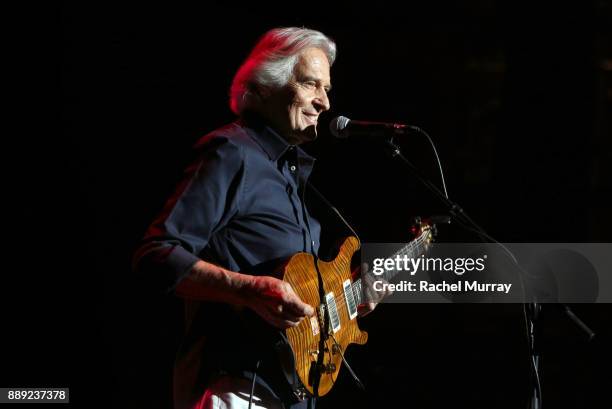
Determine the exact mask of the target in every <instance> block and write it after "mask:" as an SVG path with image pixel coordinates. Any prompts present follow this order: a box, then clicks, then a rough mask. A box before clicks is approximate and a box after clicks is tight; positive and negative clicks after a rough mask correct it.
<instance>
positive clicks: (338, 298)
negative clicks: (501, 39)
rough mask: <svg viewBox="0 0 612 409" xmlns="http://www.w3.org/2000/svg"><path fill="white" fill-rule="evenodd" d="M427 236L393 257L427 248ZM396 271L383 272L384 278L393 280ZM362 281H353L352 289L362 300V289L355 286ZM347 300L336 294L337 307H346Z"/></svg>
mask: <svg viewBox="0 0 612 409" xmlns="http://www.w3.org/2000/svg"><path fill="white" fill-rule="evenodd" d="M427 238H428V234H422V235H421V236H419V237H418V238H417V239H415V240H414V241H412V242H410V243H409V244H408V245H406V246H404V247H402V248H401V249H400V250H399V251H397V252H396V253H394V254H393V255H392V258H393V257H395V256H398V255H400V256H402V255H408V254H410V255H413V254H414V253H415V252H414V250H415V247H416V250H417V251H418V252H421V250H425V246H422V243H423V242H425V241H426V239H427ZM396 272H397V270H392V271H390V272H389V273H390V274H387V273H383V277H384V279H385V280H386V281H389V280H391V279H392V278H393V277H394V276H395V275H396V274H395V273H396ZM361 281H362V279H361V278H359V279H358V280H355V281H354V282H353V283H351V289H352V290H353V295H356V294H359V298H360V301H362V298H363V297H362V294H360V293H361V292H362V291H360V292H355V291H354V288H353V287H354V286H355V284H357V283H359V284H357V285H359V286H361ZM345 300H346V297H343V296H342V294H339V295H338V296H335V295H334V301H335V302H336V306H337V307H338V306H340V307H345V306H346V304H345Z"/></svg>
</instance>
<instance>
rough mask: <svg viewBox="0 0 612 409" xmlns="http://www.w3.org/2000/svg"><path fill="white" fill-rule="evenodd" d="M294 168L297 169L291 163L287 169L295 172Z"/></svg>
mask: <svg viewBox="0 0 612 409" xmlns="http://www.w3.org/2000/svg"><path fill="white" fill-rule="evenodd" d="M296 169H297V168H296V166H295V165H291V166H290V167H289V170H290V171H292V172H295V170H296Z"/></svg>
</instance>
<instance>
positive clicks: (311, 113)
mask: <svg viewBox="0 0 612 409" xmlns="http://www.w3.org/2000/svg"><path fill="white" fill-rule="evenodd" d="M330 89H331V82H330V75H329V61H328V60H327V56H326V55H325V53H324V52H323V51H322V50H321V49H319V48H307V49H305V50H304V51H303V52H302V53H301V54H300V56H299V57H298V63H297V64H296V66H295V68H294V71H293V75H292V77H291V79H290V80H289V83H288V84H287V85H286V86H285V87H284V88H283V89H281V90H279V91H278V92H275V93H273V94H272V95H270V97H269V98H268V99H267V101H266V103H265V108H264V110H265V113H266V115H267V117H268V119H269V120H270V121H271V122H272V126H273V127H274V128H276V130H277V131H278V132H279V133H280V134H281V135H283V136H284V137H285V138H286V139H287V141H288V142H289V143H291V144H300V143H303V142H308V141H312V140H314V139H315V138H316V137H317V123H318V119H319V114H321V112H323V111H327V110H328V109H329V99H328V98H327V93H328V92H329V90H330Z"/></svg>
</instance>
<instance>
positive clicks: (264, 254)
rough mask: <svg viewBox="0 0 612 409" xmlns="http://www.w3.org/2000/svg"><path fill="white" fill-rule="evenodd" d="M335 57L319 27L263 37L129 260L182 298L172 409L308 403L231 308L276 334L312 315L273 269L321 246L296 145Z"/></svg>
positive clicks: (313, 120) (304, 159) (307, 130)
mask: <svg viewBox="0 0 612 409" xmlns="http://www.w3.org/2000/svg"><path fill="white" fill-rule="evenodd" d="M335 56H336V46H335V44H334V42H333V41H332V40H330V39H329V38H328V37H326V36H325V35H324V34H322V33H320V32H318V31H315V30H310V29H305V28H279V29H273V30H270V31H269V32H267V33H266V34H265V35H264V36H263V37H262V38H261V39H260V41H259V42H258V43H257V45H256V46H255V48H254V49H253V50H252V52H251V54H250V55H249V57H248V58H247V59H246V60H245V62H244V63H243V65H242V66H241V67H240V69H239V70H238V72H237V73H236V75H235V77H234V80H233V83H232V86H231V91H230V107H231V109H232V111H233V112H234V113H236V114H237V115H238V116H239V119H238V120H237V121H236V122H234V123H232V124H230V125H227V126H225V127H223V128H220V129H217V130H215V131H213V132H212V133H210V134H208V135H206V136H205V137H203V138H202V139H201V140H200V141H199V142H198V144H197V145H196V148H197V150H198V154H199V157H198V160H197V161H196V162H195V163H194V164H193V165H192V166H191V167H190V168H188V170H187V174H186V178H185V180H184V182H183V183H182V184H181V185H180V186H179V188H178V189H177V191H176V192H175V194H174V195H173V196H172V198H171V199H170V200H169V201H168V202H167V203H166V206H165V207H164V210H163V211H162V213H161V214H160V216H159V217H158V218H157V219H156V220H155V221H154V222H153V224H152V225H151V226H150V228H149V230H148V231H147V234H146V236H145V238H144V239H143V242H142V244H141V246H140V248H139V249H138V251H137V252H136V255H135V268H136V269H137V270H138V271H142V272H144V273H145V274H148V275H149V277H151V276H153V277H155V279H159V280H162V281H163V282H164V285H165V286H167V288H170V289H171V290H172V291H174V293H175V294H177V295H178V296H180V297H182V298H183V299H184V300H185V313H186V332H185V338H184V340H183V342H182V345H181V347H180V350H179V352H178V354H177V360H176V365H175V382H174V384H175V388H174V389H175V396H174V399H175V405H176V408H177V409H183V408H185V409H186V408H212V407H232V408H234V407H245V408H246V407H248V406H249V405H250V403H252V405H253V406H252V407H265V408H280V407H283V406H284V407H294V405H295V407H306V405H311V404H312V402H310V401H302V402H298V401H297V400H293V399H292V396H291V390H290V389H289V388H287V386H286V385H282V382H281V381H280V379H281V378H280V377H279V375H280V374H281V372H280V366H279V364H278V357H277V356H276V353H275V352H274V349H273V348H272V345H266V344H265V342H264V338H265V337H264V336H263V335H262V334H261V333H259V332H253V331H252V330H249V328H250V327H249V322H247V321H249V320H248V319H245V318H244V315H243V314H240V313H239V312H238V311H239V310H244V309H245V307H246V309H250V310H252V311H254V312H255V313H256V314H257V315H259V316H260V317H261V318H262V319H263V320H265V321H266V322H267V323H269V324H270V325H272V326H274V327H276V328H279V329H285V328H289V327H292V326H296V325H298V324H299V322H301V321H302V320H303V319H304V318H306V317H309V316H312V315H313V314H314V309H313V306H311V305H308V304H305V303H304V302H302V300H300V298H299V297H298V296H297V295H296V294H295V292H294V291H293V289H292V288H291V286H290V285H289V284H288V283H286V282H283V281H282V280H280V279H279V278H278V276H276V277H275V276H274V274H273V266H274V264H275V262H277V261H279V260H282V259H286V258H287V257H288V256H291V255H293V254H295V253H297V252H308V253H312V254H317V252H318V250H319V236H320V230H321V229H320V225H319V223H318V221H317V220H315V219H314V218H313V217H311V215H310V214H309V212H308V210H307V209H306V206H305V203H304V191H305V188H306V181H307V179H308V177H309V175H310V173H311V170H312V166H313V163H314V159H313V158H312V157H310V156H309V155H308V154H306V153H305V152H304V151H303V150H302V149H301V148H300V147H299V145H300V144H302V143H304V142H308V141H312V140H314V139H315V138H316V136H317V124H318V119H319V115H320V114H321V113H323V112H325V111H327V110H329V108H330V103H329V99H328V95H327V94H328V92H329V90H330V88H331V79H330V66H331V65H332V64H333V62H334V59H335ZM252 387H253V388H254V389H251V388H252ZM250 400H252V402H249V401H250Z"/></svg>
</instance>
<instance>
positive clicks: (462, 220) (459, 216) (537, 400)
mask: <svg viewBox="0 0 612 409" xmlns="http://www.w3.org/2000/svg"><path fill="white" fill-rule="evenodd" d="M411 129H413V130H415V131H417V132H419V133H424V131H423V130H421V129H420V128H418V127H411ZM394 131H395V130H394V129H391V132H392V133H391V134H390V136H387V137H386V138H385V143H386V147H387V153H389V154H390V156H391V157H392V158H394V159H398V160H400V161H401V162H402V163H404V164H405V165H406V166H407V167H408V169H409V170H410V171H411V172H412V174H413V175H414V176H416V178H417V179H418V180H419V181H420V182H421V183H422V184H423V185H425V187H427V189H429V190H430V191H431V192H432V193H433V194H434V196H436V197H437V198H438V199H440V200H441V201H442V202H443V203H444V204H445V205H446V207H447V208H448V211H449V213H450V215H451V218H453V219H455V220H456V221H457V222H459V224H460V225H463V227H464V228H467V229H468V230H470V231H472V232H474V233H476V234H478V236H479V237H480V238H481V240H483V241H485V239H488V240H490V241H492V242H494V243H496V244H499V245H501V243H500V242H499V241H497V240H495V239H494V238H493V237H491V236H490V235H489V234H488V233H487V232H486V231H485V230H484V229H483V228H482V227H481V226H479V225H478V224H477V223H476V222H475V221H474V220H473V219H472V218H471V217H469V216H468V215H467V213H465V211H464V210H463V208H461V206H459V205H458V204H457V203H456V202H453V201H452V200H451V199H450V198H448V197H447V196H446V195H445V194H444V193H443V192H442V191H441V190H440V189H439V188H438V187H437V186H436V185H435V184H433V183H432V182H431V181H430V180H429V179H426V178H425V177H424V176H423V175H422V174H421V172H420V171H419V170H418V169H417V168H416V166H414V165H413V164H412V163H411V162H410V161H409V160H408V159H407V158H406V157H405V156H404V155H403V154H402V151H401V148H400V147H399V145H397V144H395V143H394V142H393V133H394ZM402 132H403V131H402ZM502 247H504V246H503V245H502ZM509 254H511V253H509ZM512 259H513V260H514V262H515V264H517V266H518V262H517V261H516V259H515V258H514V256H512ZM519 267H520V266H519ZM562 306H563V307H564V311H565V313H566V315H567V316H568V317H569V318H570V319H571V320H572V321H573V322H574V323H575V324H576V325H578V327H580V328H581V329H582V330H583V331H585V332H586V333H587V334H588V335H589V340H591V339H592V338H593V337H594V336H595V333H594V332H593V331H592V330H591V329H590V328H589V327H588V326H587V325H586V324H585V323H584V322H583V321H582V320H580V318H578V317H577V316H576V314H574V312H572V310H571V309H570V308H569V307H568V306H567V305H565V304H562ZM541 309H542V306H541V305H540V304H539V303H537V302H530V303H528V304H525V305H524V312H525V317H526V319H527V323H526V324H527V327H528V330H527V332H528V338H529V340H528V348H529V357H530V360H531V365H530V366H531V370H532V373H531V380H532V385H533V392H532V393H533V394H532V397H531V400H530V402H529V408H530V409H542V388H541V383H540V372H539V368H540V355H539V353H538V351H537V350H536V346H537V344H536V333H537V326H536V324H537V321H538V318H539V315H540V311H541Z"/></svg>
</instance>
